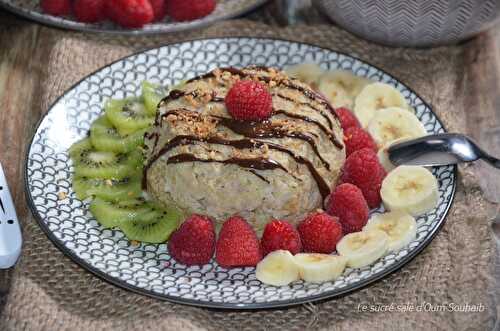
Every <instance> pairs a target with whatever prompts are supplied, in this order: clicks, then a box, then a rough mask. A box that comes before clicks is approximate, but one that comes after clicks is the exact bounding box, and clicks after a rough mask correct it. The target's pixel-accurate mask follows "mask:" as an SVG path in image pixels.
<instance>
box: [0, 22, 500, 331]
mask: <svg viewBox="0 0 500 331" xmlns="http://www.w3.org/2000/svg"><path fill="white" fill-rule="evenodd" d="M61 36H62V34H61V33H58V32H56V33H55V34H54V47H53V48H52V52H51V55H50V58H49V65H48V72H47V76H46V79H45V80H43V81H42V82H41V88H42V92H43V93H42V95H43V97H42V100H40V107H42V109H43V110H47V109H48V107H49V105H50V104H51V103H52V102H53V101H54V100H55V98H56V97H57V96H59V95H60V94H61V93H63V92H64V90H66V89H67V88H69V87H70V86H71V85H72V84H74V83H75V82H77V81H78V80H79V79H81V78H82V77H83V76H85V75H87V74H89V73H91V72H92V71H94V70H95V69H97V68H99V67H101V66H103V65H105V64H107V63H110V62H112V61H114V60H116V59H118V58H120V57H122V56H125V55H127V54H130V53H132V52H134V51H137V50H138V49H143V48H147V47H151V46H157V45H161V44H164V43H168V42H173V41H177V40H185V39H190V38H200V37H217V36H260V37H266V36H269V37H278V38H284V39H289V40H296V41H302V42H308V43H312V44H316V45H319V46H324V47H329V48H332V49H335V50H339V51H342V52H346V53H349V54H353V55H356V56H358V57H360V58H361V59H364V60H366V61H368V62H370V63H373V64H375V65H377V66H379V67H381V68H383V69H385V70H386V71H388V72H389V73H391V74H393V75H395V76H396V77H398V78H399V79H400V80H402V81H403V82H405V83H406V84H408V85H409V86H410V87H411V88H412V89H414V90H415V91H416V92H417V93H419V94H420V95H421V96H422V97H423V98H424V99H425V100H427V101H428V102H429V103H430V104H431V106H432V107H433V109H434V110H435V111H436V113H437V114H438V115H439V116H440V118H441V119H442V120H443V121H444V122H445V125H446V127H447V128H448V129H449V130H451V131H457V132H464V131H465V129H466V127H465V125H466V123H465V118H464V107H463V94H464V93H465V92H466V91H464V90H463V87H462V81H463V80H464V79H466V77H465V72H464V63H463V52H462V49H461V47H460V46H456V47H446V48H438V49H433V50H408V49H393V48H386V47H383V46H378V45H374V44H370V43H368V42H366V41H362V40H360V39H358V38H356V37H354V36H352V35H350V34H348V33H346V32H344V31H341V30H339V29H337V28H334V27H332V26H329V25H324V26H300V25H299V26H294V27H288V28H277V27H270V26H266V25H264V24H262V23H256V22H250V21H244V20H239V21H229V22H223V23H219V24H217V25H214V26H212V27H210V28H207V29H204V30H202V31H193V32H188V33H183V34H177V35H168V36H156V37H144V38H141V37H135V38H125V37H104V36H96V35H93V36H84V35H80V34H64V36H63V37H61ZM487 207H488V205H487V203H486V202H485V201H484V200H483V198H482V195H481V191H480V188H479V186H478V185H477V180H476V179H475V178H474V171H473V169H472V168H470V167H468V168H461V169H460V175H459V178H458V189H457V194H456V198H455V202H454V204H453V206H452V208H451V211H450V213H449V215H448V217H447V220H446V223H445V225H444V226H443V228H442V229H441V231H439V233H438V234H437V236H436V237H435V238H434V240H433V241H432V243H431V244H430V245H429V246H428V247H427V248H426V249H425V250H424V251H423V252H422V253H421V254H419V255H418V256H417V257H416V258H415V259H414V260H412V261H411V262H410V263H408V264H407V265H406V266H404V267H403V268H402V269H401V270H399V271H397V272H395V273H393V274H391V275H389V276H388V277H386V278H384V279H383V280H381V281H378V282H376V283H374V284H372V285H370V286H368V287H365V288H363V289H361V290H358V291H356V292H353V293H350V294H348V295H345V296H343V297H341V298H336V299H333V300H326V301H322V302H317V303H314V304H305V305H300V306H295V307H291V308H286V309H285V308H284V309H272V310H260V311H221V310H210V309H203V308H196V307H189V306H184V305H178V304H173V303H169V302H164V301H159V300H155V299H152V298H149V297H146V296H142V295H138V294H134V293H131V292H128V291H126V290H123V289H120V288H118V287H115V286H113V285H110V284H108V283H107V282H105V281H103V280H101V279H99V278H97V277H95V276H93V275H92V274H90V273H89V272H87V271H85V270H84V269H82V268H80V267H79V266H78V265H76V264H75V263H74V262H72V261H71V260H70V259H69V258H67V257H66V256H65V255H63V253H61V252H60V251H59V250H58V249H57V248H55V247H54V246H53V245H52V243H51V242H50V241H49V240H48V238H47V237H46V236H45V234H44V233H43V232H42V230H41V229H40V228H39V227H38V225H37V224H36V221H35V220H34V219H33V218H32V217H31V218H27V219H24V220H22V226H23V233H24V238H25V245H24V249H23V255H22V257H21V260H20V261H19V264H18V265H17V267H16V269H15V270H14V272H13V275H12V277H11V285H10V291H9V294H8V297H7V299H6V304H5V307H4V309H3V316H2V318H1V321H0V323H1V324H0V329H1V330H71V331H75V330H149V329H152V330H193V329H200V330H264V329H269V330H273V329H283V330H308V329H329V330H337V329H339V330H340V329H349V330H416V329H418V330H483V329H484V330H486V329H491V328H493V326H494V323H495V320H496V314H497V311H496V309H497V302H496V301H495V297H494V295H493V293H494V287H495V280H494V277H493V266H494V256H495V255H494V253H495V249H496V248H495V244H494V241H493V239H492V238H491V237H490V230H489V223H488V217H487V215H486V209H487ZM448 303H455V304H457V305H462V306H463V305H466V304H468V305H482V306H484V310H483V311H481V312H469V313H464V312H450V311H418V312H417V311H413V312H399V311H393V312H371V311H362V310H363V309H362V307H363V306H364V305H373V306H374V307H384V305H386V306H387V307H390V305H391V304H393V305H394V306H396V305H407V306H408V307H411V306H413V307H415V308H417V307H418V305H422V306H423V307H424V308H425V307H427V308H426V309H429V308H431V307H437V306H438V305H443V304H448ZM431 305H432V306H431ZM381 309H384V308H381ZM386 309H387V308H386Z"/></svg>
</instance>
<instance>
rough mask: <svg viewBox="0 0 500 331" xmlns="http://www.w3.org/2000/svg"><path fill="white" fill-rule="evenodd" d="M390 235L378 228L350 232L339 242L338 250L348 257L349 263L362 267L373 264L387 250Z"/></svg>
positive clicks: (355, 266) (352, 265)
mask: <svg viewBox="0 0 500 331" xmlns="http://www.w3.org/2000/svg"><path fill="white" fill-rule="evenodd" d="M388 244H389V237H388V236H387V234H386V233H385V232H383V231H381V230H378V229H370V230H366V231H365V230H363V231H361V232H354V233H350V234H348V235H346V236H344V238H342V239H341V240H340V241H339V242H338V244H337V252H338V253H339V254H340V255H341V256H344V257H345V258H346V259H347V265H348V266H349V267H352V268H361V267H364V266H367V265H370V264H372V263H373V262H375V261H376V260H378V259H379V258H381V257H382V256H384V254H385V253H386V252H387V247H388Z"/></svg>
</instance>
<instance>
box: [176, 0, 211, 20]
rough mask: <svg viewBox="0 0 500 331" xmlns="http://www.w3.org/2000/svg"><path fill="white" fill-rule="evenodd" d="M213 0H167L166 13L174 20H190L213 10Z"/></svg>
mask: <svg viewBox="0 0 500 331" xmlns="http://www.w3.org/2000/svg"><path fill="white" fill-rule="evenodd" d="M215 6H216V2H215V0H167V13H168V15H170V17H172V18H173V19H174V20H175V21H192V20H196V19H199V18H202V17H205V16H207V15H208V14H210V13H211V12H213V11H214V9H215Z"/></svg>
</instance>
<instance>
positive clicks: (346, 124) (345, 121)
mask: <svg viewBox="0 0 500 331" xmlns="http://www.w3.org/2000/svg"><path fill="white" fill-rule="evenodd" d="M335 114H337V117H338V118H339V121H340V125H341V126H342V129H343V130H347V129H348V128H352V127H361V125H360V124H359V121H358V119H357V118H356V116H354V114H353V113H352V112H351V111H350V110H349V109H347V108H344V107H340V108H336V109H335Z"/></svg>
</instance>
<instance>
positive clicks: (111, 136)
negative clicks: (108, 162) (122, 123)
mask: <svg viewBox="0 0 500 331" xmlns="http://www.w3.org/2000/svg"><path fill="white" fill-rule="evenodd" d="M146 130H147V129H141V130H139V131H136V132H134V133H131V134H129V135H125V136H121V135H120V134H119V133H118V130H116V128H115V127H114V126H113V125H112V124H111V122H110V121H109V120H108V119H107V117H106V116H101V117H99V118H98V119H96V120H95V121H94V123H92V126H91V127H90V140H91V141H92V145H93V146H94V147H95V148H96V149H97V150H100V151H109V152H116V153H127V152H130V151H132V150H133V149H135V148H136V147H137V146H139V145H140V144H142V143H143V142H144V133H146Z"/></svg>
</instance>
